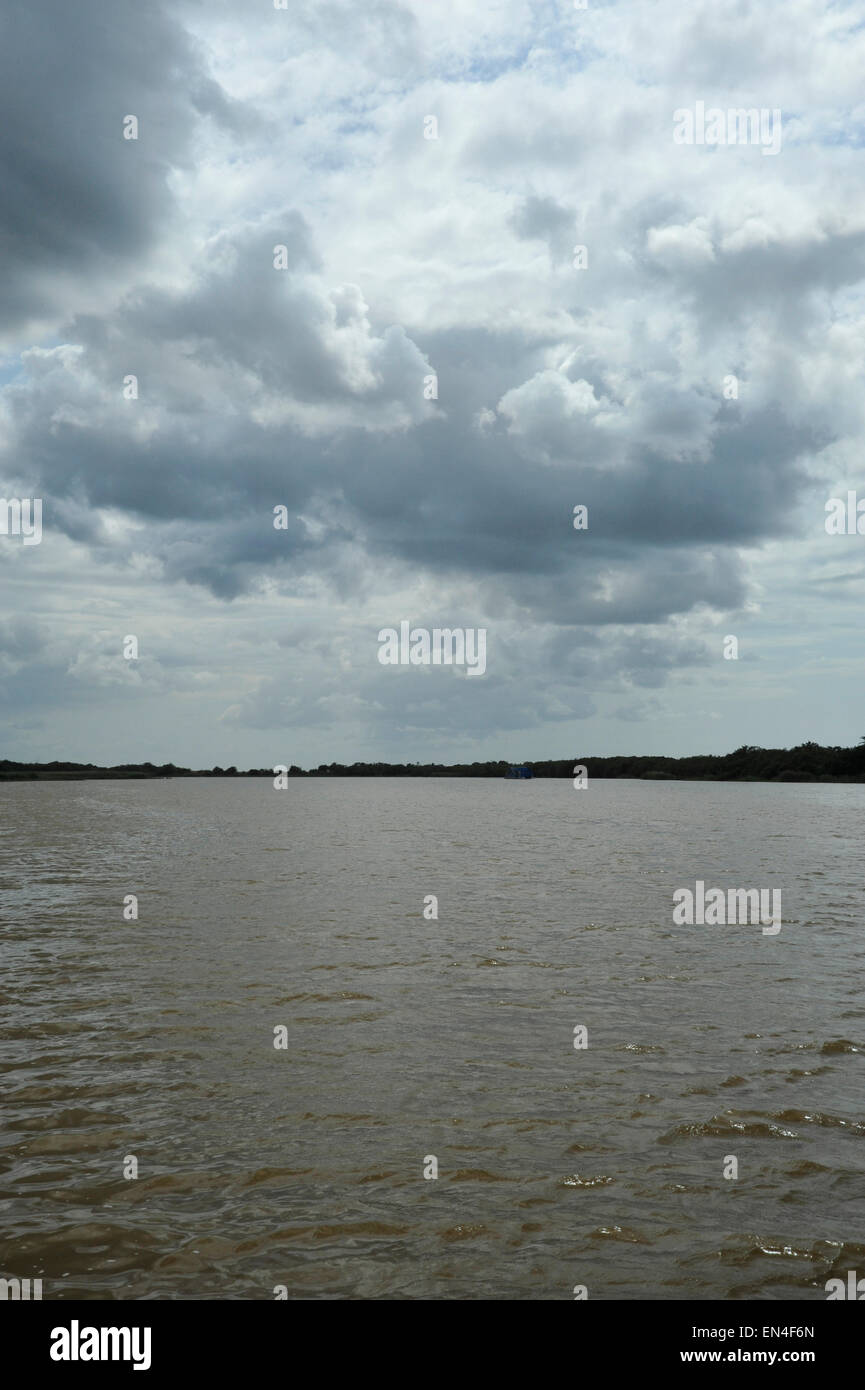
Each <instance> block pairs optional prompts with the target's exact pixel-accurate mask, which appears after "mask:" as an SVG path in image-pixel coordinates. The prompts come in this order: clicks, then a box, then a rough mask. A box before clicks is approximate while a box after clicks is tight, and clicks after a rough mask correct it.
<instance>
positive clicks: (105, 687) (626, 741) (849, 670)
mask: <svg viewBox="0 0 865 1390" xmlns="http://www.w3.org/2000/svg"><path fill="white" fill-rule="evenodd" d="M863 70H865V20H863V13H862V10H861V6H859V5H853V4H850V5H848V4H845V3H838V4H828V5H826V4H824V3H816V0H783V3H781V2H780V0H763V3H760V4H745V3H735V0H733V2H732V3H729V4H725V5H723V6H720V5H718V4H717V3H706V0H689V3H688V4H687V5H682V4H681V3H680V0H675V3H674V2H673V0H657V3H655V2H653V0H637V2H635V3H624V2H623V0H620V2H618V3H600V0H588V3H587V5H586V7H585V8H578V7H577V6H575V5H574V4H573V3H560V4H556V3H553V0H487V3H483V4H481V3H479V0H400V2H399V3H398V2H397V0H366V3H363V4H359V3H358V0H287V5H286V8H284V9H283V8H279V9H278V8H276V4H275V3H274V0H206V2H205V0H200V3H199V2H197V0H174V2H173V3H171V4H165V5H163V4H160V3H155V2H154V0H144V2H143V0H134V3H133V0H112V4H111V6H110V12H109V11H108V10H106V6H105V4H104V0H77V3H76V4H75V5H69V4H68V3H66V2H65V0H42V3H40V4H39V5H33V3H32V0H6V3H5V4H4V8H3V14H2V19H0V162H2V169H0V174H2V187H3V189H4V197H3V200H2V207H0V257H2V265H3V271H4V273H3V275H2V279H0V486H2V495H3V499H4V502H6V501H8V499H19V500H20V501H21V502H22V503H24V502H26V500H27V499H31V500H34V501H35V499H37V498H38V499H41V502H42V531H41V539H39V540H38V543H37V542H36V541H35V539H33V538H31V542H30V543H25V540H26V538H25V536H24V535H23V534H20V533H19V534H16V533H15V526H14V524H13V522H14V517H12V513H10V514H9V515H10V518H12V519H11V520H10V522H9V525H8V526H7V530H8V534H0V584H2V592H3V596H4V600H5V601H4V603H3V604H2V608H0V705H2V722H0V727H2V730H3V738H2V741H0V750H2V751H0V757H5V758H12V759H20V760H30V759H35V760H40V761H43V760H44V761H48V760H52V759H64V760H65V759H70V760H74V761H85V762H95V763H116V762H138V761H151V762H155V763H160V764H161V763H163V762H169V761H170V762H175V763H177V764H180V765H184V766H197V767H209V766H211V765H220V766H229V765H235V766H238V767H247V766H254V767H264V766H273V765H277V764H292V763H296V764H298V765H300V766H302V767H308V766H315V765H317V764H319V763H329V762H332V761H335V762H354V761H355V760H358V761H361V760H382V761H391V762H415V761H416V762H428V761H444V762H462V761H475V760H478V761H480V760H484V759H488V758H508V759H511V760H519V761H522V760H525V759H542V758H561V757H569V756H570V755H571V754H573V755H574V757H575V758H576V757H577V756H578V755H586V756H588V755H592V754H596V755H602V754H617V753H623V754H627V753H635V754H636V753H659V754H660V753H663V754H668V755H686V754H691V753H701V752H707V753H711V752H717V753H720V752H726V751H729V750H731V749H733V748H736V747H738V746H740V745H741V744H745V743H747V744H757V745H762V746H766V747H778V746H782V747H785V746H793V745H795V744H797V743H801V742H804V741H806V740H809V739H814V740H816V741H818V742H821V743H827V744H841V745H846V744H852V743H857V742H858V741H859V738H860V737H861V736H862V735H863V734H865V711H861V712H860V706H861V703H862V702H861V690H862V673H863V669H862V645H863V644H862V636H861V627H862V618H861V614H862V608H863V597H865V564H863V547H865V536H861V535H858V534H856V533H855V517H854V524H853V532H854V533H853V534H829V533H827V529H826V519H827V512H826V507H827V503H828V502H829V501H830V499H832V498H842V499H846V498H847V494H848V492H851V491H854V492H855V491H856V490H857V489H858V495H859V496H861V497H862V498H865V469H863V464H862V459H863V424H865V421H863V412H865V392H863V377H865V373H863V368H865V360H863V359H865V316H863V309H865V288H863V277H865V199H863V196H862V195H863V174H862V165H863V146H865V98H863V95H862V72H863ZM700 103H702V107H700ZM698 107H700V109H701V110H705V111H706V112H710V111H713V110H715V111H720V112H722V113H724V115H725V116H726V113H727V112H728V111H730V110H734V111H735V110H739V109H747V110H751V109H753V110H756V111H758V112H761V113H763V119H764V124H765V122H770V123H773V122H774V123H775V124H774V125H772V129H777V134H778V136H779V137H780V139H779V147H777V148H772V147H771V145H770V144H769V142H768V140H767V139H764V138H763V137H762V136H761V135H760V134H759V131H758V130H757V128H756V127H755V128H753V129H752V128H751V127H750V126H749V127H747V129H743V131H742V134H743V136H744V137H747V138H743V140H742V141H741V142H739V143H729V142H724V143H721V142H720V140H719V138H718V135H717V130H716V134H715V137H714V140H712V137H708V138H704V140H703V143H700V142H699V141H698V138H697V134H696V132H699V131H700V121H699V119H698V117H697V114H696V113H697V111H698ZM683 111H684V112H688V113H692V112H693V113H694V123H693V129H692V134H693V139H692V141H691V142H690V143H688V142H687V141H686V140H684V139H683V138H677V134H676V132H677V130H678V131H679V135H680V136H681V131H682V129H683V118H682V116H681V113H682V112H683ZM676 113H679V115H678V116H677V114H676ZM130 117H134V118H135V121H134V122H131V121H130V119H129V118H130ZM689 119H690V116H689V117H688V120H689ZM685 124H686V125H687V122H685ZM766 128H767V129H768V128H769V127H768V126H767V127H766ZM133 136H134V137H135V138H132V137H133ZM276 248H279V249H278V250H277V249H276ZM578 248H583V249H582V250H578ZM576 507H585V508H586V509H587V510H586V513H585V518H584V519H585V522H586V524H585V525H584V526H583V527H582V528H580V529H577V527H576V526H575V524H574V523H575V520H577V519H578V515H579V514H577V515H575V510H574V509H575V508H576ZM280 509H284V510H280ZM863 510H865V508H863ZM4 512H5V508H4ZM277 521H279V523H280V524H278V525H277V524H275V523H276V522H277ZM863 529H865V518H863ZM403 622H408V623H409V624H410V625H411V631H412V632H417V631H419V630H421V629H424V630H427V631H429V632H432V631H433V630H434V629H436V628H446V629H451V630H453V629H461V630H464V631H465V632H466V633H469V632H472V631H473V632H475V633H477V632H479V631H481V630H482V631H483V632H485V634H486V637H485V642H486V662H485V669H484V670H483V672H481V671H480V670H476V671H472V670H470V669H469V667H468V666H467V665H460V664H452V665H447V664H442V665H434V664H423V663H420V662H418V663H417V664H415V663H412V662H409V663H408V664H398V665H390V664H383V662H382V661H381V660H380V655H381V652H382V643H381V641H380V633H382V632H383V631H384V630H385V629H387V628H393V629H397V630H399V628H400V624H401V623H403ZM130 637H133V638H135V642H136V644H137V656H136V655H132V656H130V655H129V652H130V651H131V650H133V649H134V645H135V644H130V643H129V642H128V641H127V639H128V638H130ZM730 638H735V639H736V641H735V643H731V642H730V641H729V639H730ZM733 651H736V656H735V658H734V657H732V656H731V652H733ZM725 653H726V655H725Z"/></svg>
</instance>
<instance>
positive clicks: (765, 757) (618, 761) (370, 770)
mask: <svg viewBox="0 0 865 1390" xmlns="http://www.w3.org/2000/svg"><path fill="white" fill-rule="evenodd" d="M519 761H520V762H521V763H522V760H519ZM523 765H525V766H528V767H530V768H531V769H532V772H533V773H534V775H535V777H572V776H573V773H574V768H575V767H577V766H580V765H582V766H584V767H585V768H586V769H587V770H588V774H589V777H590V778H591V777H604V778H606V777H636V778H645V779H649V780H652V779H654V780H674V781H702V782H836V781H837V782H865V738H863V740H862V741H861V742H860V743H859V744H858V745H857V746H856V747H855V748H839V747H832V748H824V747H822V746H821V744H819V743H800V744H798V745H797V747H795V748H758V747H756V746H755V745H754V744H743V745H742V747H741V748H737V749H736V751H735V752H734V753H720V754H718V753H700V754H696V755H695V756H694V757H690V758H665V757H659V756H655V755H651V756H646V757H622V756H616V757H608V758H594V757H591V756H589V755H588V754H585V753H581V754H578V755H576V756H575V757H573V758H559V759H552V760H549V761H541V762H534V763H533V762H525V763H523ZM511 766H514V764H511V763H508V762H504V761H498V762H484V763H450V764H445V763H352V764H351V765H348V764H346V763H320V764H319V766H318V767H315V768H309V769H306V770H305V769H303V768H300V767H297V766H292V767H290V768H289V772H288V775H289V776H290V777H504V775H505V773H506V772H507V770H508V768H509V767H511ZM273 775H274V774H273V768H272V767H251V768H247V769H246V771H238V769H237V768H236V767H225V768H223V767H212V768H203V769H199V770H195V769H193V768H188V767H177V766H175V764H174V763H162V764H161V765H158V764H155V763H119V764H117V765H115V766H113V767H98V766H97V765H96V764H95V763H64V762H52V763H18V762H10V761H8V760H7V759H3V760H0V781H22V780H31V781H38V780H44V781H48V780H55V781H64V780H67V781H72V780H81V779H84V778H89V777H112V778H142V777H272V776H273Z"/></svg>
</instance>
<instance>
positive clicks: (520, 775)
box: [505, 767, 535, 782]
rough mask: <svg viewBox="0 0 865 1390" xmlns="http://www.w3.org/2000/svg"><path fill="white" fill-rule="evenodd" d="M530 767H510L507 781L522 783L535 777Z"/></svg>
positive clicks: (506, 776)
mask: <svg viewBox="0 0 865 1390" xmlns="http://www.w3.org/2000/svg"><path fill="white" fill-rule="evenodd" d="M534 775H535V774H534V773H533V772H532V769H531V768H530V767H509V768H508V770H507V772H506V773H505V781H506V782H509V781H518V780H520V781H522V780H524V779H525V778H527V777H534Z"/></svg>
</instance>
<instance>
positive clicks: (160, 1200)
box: [0, 778, 865, 1299]
mask: <svg viewBox="0 0 865 1390" xmlns="http://www.w3.org/2000/svg"><path fill="white" fill-rule="evenodd" d="M863 812H865V788H863V787H855V786H783V785H779V786H768V785H758V784H752V785H743V786H729V785H723V784H717V785H713V784H687V783H685V784H673V783H654V784H652V783H645V782H642V783H641V782H593V783H592V784H591V786H590V787H589V789H588V790H586V791H582V792H577V791H575V790H574V789H573V787H572V786H571V783H570V781H567V780H565V781H556V782H552V781H536V782H529V783H508V782H504V781H491V780H462V779H448V778H441V779H407V780H397V779H382V780H366V779H363V780H360V779H358V780H354V779H333V780H330V779H315V780H313V779H310V780H298V781H293V782H291V784H290V786H289V788H288V790H286V791H282V792H277V791H275V790H274V789H273V787H272V784H271V782H270V781H266V780H238V781H236V782H235V781H232V782H227V781H206V780H194V781H176V782H164V781H159V782H101V783H95V784H92V783H91V784H82V783H63V784H54V785H47V784H27V783H16V784H8V785H5V786H2V787H0V815H2V832H0V887H2V894H0V909H2V975H0V1021H2V1034H3V1047H2V1061H0V1084H2V1108H3V1127H2V1135H0V1233H2V1234H0V1275H2V1276H13V1275H18V1276H19V1277H22V1278H27V1277H30V1278H42V1279H43V1289H44V1292H43V1297H44V1298H45V1299H49V1298H59V1299H63V1298H66V1299H71V1298H106V1297H108V1298H118V1299H152V1298H228V1299H235V1298H242V1299H247V1298H262V1299H270V1298H273V1297H274V1288H275V1286H277V1285H285V1286H286V1287H287V1289H288V1295H289V1297H291V1298H316V1297H325V1298H345V1297H354V1298H357V1297H361V1298H430V1299H434V1298H465V1299H479V1298H483V1299H496V1298H502V1299H568V1298H571V1297H573V1293H572V1290H573V1286H574V1285H576V1284H584V1285H586V1286H587V1287H588V1291H589V1297H590V1298H601V1299H604V1298H608V1299H609V1298H627V1299H641V1298H668V1299H684V1298H698V1299H712V1298H746V1297H765V1298H799V1299H823V1298H825V1292H824V1288H823V1286H824V1284H825V1281H826V1279H827V1278H829V1277H830V1275H831V1274H833V1273H841V1274H842V1275H843V1274H844V1272H845V1271H846V1270H847V1269H849V1268H854V1269H855V1268H858V1269H859V1270H860V1271H862V1270H865V1183H863V1162H865V1103H863V1049H865V1003H863V999H862V968H863V964H865V926H863V918H862V911H861V904H862V876H861V844H862V828H863V824H865V817H863ZM698 878H701V879H704V880H705V881H706V883H707V885H708V884H712V885H717V886H720V887H724V888H727V887H776V888H780V889H781V890H782V901H783V913H782V916H783V925H782V928H781V931H780V933H779V934H778V935H777V936H775V937H772V936H766V935H763V934H762V932H761V931H760V928H759V926H751V925H744V926H726V927H707V926H690V927H689V926H684V927H680V926H674V925H673V920H672V894H673V891H674V890H675V889H676V888H678V887H687V886H690V887H691V888H693V886H694V882H695V880H696V879H698ZM130 893H134V894H137V895H138V899H139V918H138V920H137V921H130V922H126V921H124V920H123V916H122V904H123V899H124V896H125V895H126V894H130ZM427 894H436V895H437V897H438V903H439V916H438V920H425V918H424V916H423V913H422V909H423V902H424V897H425V895H427ZM576 1025H584V1026H585V1027H586V1028H587V1029H588V1039H589V1046H588V1048H587V1049H586V1050H584V1051H577V1050H575V1048H574V1046H573V1030H574V1027H575V1026H576ZM280 1026H284V1027H285V1029H287V1037H288V1046H287V1048H286V1049H279V1050H278V1049H276V1048H275V1047H274V1045H273V1044H274V1029H275V1028H278V1027H280ZM428 1155H435V1157H436V1159H437V1161H438V1170H439V1177H438V1178H437V1179H436V1180H425V1178H424V1176H423V1171H424V1163H425V1159H426V1157H427V1156H428ZM728 1155H735V1156H736V1157H737V1158H738V1164H739V1177H738V1179H737V1180H725V1178H724V1177H723V1171H724V1166H725V1159H726V1157H727V1156H728ZM127 1156H135V1157H136V1158H137V1161H138V1178H137V1179H135V1180H125V1179H124V1177H123V1169H124V1162H125V1160H126V1158H127Z"/></svg>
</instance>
